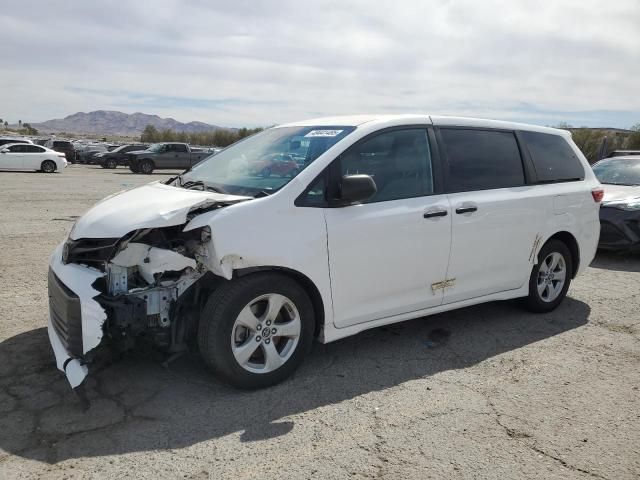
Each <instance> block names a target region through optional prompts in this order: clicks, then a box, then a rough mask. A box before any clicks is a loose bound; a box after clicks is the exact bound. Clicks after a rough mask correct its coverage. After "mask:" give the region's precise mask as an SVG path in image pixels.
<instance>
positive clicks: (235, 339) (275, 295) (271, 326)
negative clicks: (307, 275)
mask: <svg viewBox="0 0 640 480" xmlns="http://www.w3.org/2000/svg"><path fill="white" fill-rule="evenodd" d="M314 323H315V315H314V310H313V305H312V304H311V301H310V300H309V297H308V295H307V294H306V292H305V291H304V290H303V289H302V287H300V285H299V284H298V283H297V282H295V281H294V280H292V279H291V278H289V277H287V276H285V275H282V274H278V273H257V274H253V275H249V276H247V277H243V278H239V279H235V280H232V281H230V282H228V283H225V284H223V285H222V286H221V287H219V288H218V289H217V290H216V291H214V292H213V294H211V296H210V297H209V300H208V301H207V304H206V305H205V307H204V309H203V311H202V314H201V317H200V324H199V328H198V344H199V347H200V354H201V355H202V358H203V360H204V362H205V363H206V364H207V366H208V367H209V368H210V369H211V370H212V371H213V372H214V373H215V374H216V375H217V376H218V377H220V378H221V379H222V380H224V381H225V382H227V383H229V384H231V385H233V386H235V387H238V388H244V389H256V388H263V387H268V386H271V385H275V384H276V383H279V382H281V381H282V380H284V379H285V378H287V377H288V376H290V375H291V374H292V373H293V372H294V371H295V369H296V368H297V367H298V366H299V365H300V364H301V363H302V360H303V359H304V357H305V356H306V355H307V354H308V353H309V351H310V350H311V345H312V342H313V331H314Z"/></svg>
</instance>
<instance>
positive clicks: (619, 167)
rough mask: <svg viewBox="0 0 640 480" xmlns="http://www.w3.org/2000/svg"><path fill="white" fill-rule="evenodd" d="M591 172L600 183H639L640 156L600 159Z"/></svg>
mask: <svg viewBox="0 0 640 480" xmlns="http://www.w3.org/2000/svg"><path fill="white" fill-rule="evenodd" d="M593 172H594V173H595V174H596V177H598V180H600V183H608V184H612V185H640V158H638V159H623V158H616V159H611V160H602V161H601V162H598V164H596V165H594V167H593Z"/></svg>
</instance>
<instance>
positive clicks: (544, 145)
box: [520, 132, 584, 182]
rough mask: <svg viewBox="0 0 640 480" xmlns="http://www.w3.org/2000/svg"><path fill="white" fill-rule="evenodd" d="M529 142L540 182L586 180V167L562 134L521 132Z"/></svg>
mask: <svg viewBox="0 0 640 480" xmlns="http://www.w3.org/2000/svg"><path fill="white" fill-rule="evenodd" d="M520 134H521V136H522V138H523V139H524V141H525V143H526V144H527V148H528V149H529V153H530V154H531V160H532V161H533V166H534V168H535V170H536V176H537V177H538V181H539V182H567V181H571V180H584V168H583V167H582V164H581V163H580V160H579V159H578V157H577V155H576V154H575V152H574V151H573V149H572V148H571V147H570V146H569V144H568V143H567V141H566V140H565V139H564V138H563V137H561V136H560V135H552V134H549V133H539V132H520Z"/></svg>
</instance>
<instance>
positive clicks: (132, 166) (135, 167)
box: [129, 165, 140, 173]
mask: <svg viewBox="0 0 640 480" xmlns="http://www.w3.org/2000/svg"><path fill="white" fill-rule="evenodd" d="M129 170H131V171H132V172H133V173H140V172H139V170H138V166H137V165H129Z"/></svg>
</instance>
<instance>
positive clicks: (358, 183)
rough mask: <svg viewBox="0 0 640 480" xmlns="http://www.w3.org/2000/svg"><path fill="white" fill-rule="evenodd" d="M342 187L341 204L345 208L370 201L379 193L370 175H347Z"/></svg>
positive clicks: (343, 179)
mask: <svg viewBox="0 0 640 480" xmlns="http://www.w3.org/2000/svg"><path fill="white" fill-rule="evenodd" d="M340 186H341V188H340V190H341V195H340V199H339V202H340V203H341V204H343V205H345V206H346V205H352V204H354V203H358V202H363V201H365V200H368V199H370V198H371V197H373V196H374V195H375V194H376V192H377V191H378V187H376V182H374V181H373V178H371V177H370V176H369V175H345V176H344V177H342V182H341V184H340Z"/></svg>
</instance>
